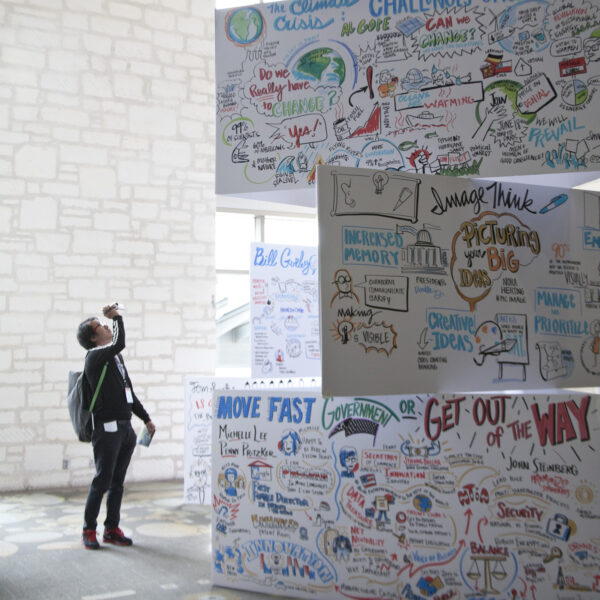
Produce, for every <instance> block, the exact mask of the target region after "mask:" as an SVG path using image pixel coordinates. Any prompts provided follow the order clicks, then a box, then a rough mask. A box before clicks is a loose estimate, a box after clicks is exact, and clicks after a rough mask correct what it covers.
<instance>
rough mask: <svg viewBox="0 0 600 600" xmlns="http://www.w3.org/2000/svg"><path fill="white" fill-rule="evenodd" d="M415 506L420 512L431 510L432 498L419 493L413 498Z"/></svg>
mask: <svg viewBox="0 0 600 600" xmlns="http://www.w3.org/2000/svg"><path fill="white" fill-rule="evenodd" d="M413 506H414V507H415V508H416V509H417V510H418V511H420V512H424V513H425V512H429V511H430V510H431V506H432V504H431V498H429V497H428V496H425V495H424V494H418V495H417V496H415V497H414V498H413Z"/></svg>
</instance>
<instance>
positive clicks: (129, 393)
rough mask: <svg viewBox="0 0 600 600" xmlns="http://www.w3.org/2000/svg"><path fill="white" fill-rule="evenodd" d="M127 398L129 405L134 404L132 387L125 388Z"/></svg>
mask: <svg viewBox="0 0 600 600" xmlns="http://www.w3.org/2000/svg"><path fill="white" fill-rule="evenodd" d="M125 396H126V397H127V404H133V394H132V393H131V388H130V387H126V388H125Z"/></svg>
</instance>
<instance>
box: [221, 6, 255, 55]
mask: <svg viewBox="0 0 600 600" xmlns="http://www.w3.org/2000/svg"><path fill="white" fill-rule="evenodd" d="M264 30H265V22H264V20H263V17H262V15H261V14H260V12H259V11H258V10H256V8H252V7H243V8H236V9H235V10H233V11H232V12H230V13H229V14H228V15H227V20H226V22H225V32H226V34H227V37H228V38H229V39H230V40H231V41H232V42H233V43H234V44H238V45H239V46H247V45H248V44H253V43H254V42H256V40H258V39H259V38H260V37H261V36H262V34H263V32H264Z"/></svg>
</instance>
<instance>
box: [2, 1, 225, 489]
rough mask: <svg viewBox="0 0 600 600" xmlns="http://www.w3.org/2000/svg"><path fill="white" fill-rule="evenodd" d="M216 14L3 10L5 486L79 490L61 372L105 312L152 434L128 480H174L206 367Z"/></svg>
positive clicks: (61, 4) (179, 6)
mask: <svg viewBox="0 0 600 600" xmlns="http://www.w3.org/2000/svg"><path fill="white" fill-rule="evenodd" d="M213 7H214V2H211V1H210V0H127V1H121V0H11V1H10V2H4V3H1V4H0V18H1V21H2V23H1V31H2V33H1V35H0V233H1V237H0V491H7V490H24V489H31V488H42V487H53V486H64V485H72V486H75V485H87V484H89V482H90V479H91V476H92V469H91V468H90V464H89V459H90V458H91V456H92V453H91V446H90V445H88V444H81V443H79V442H77V440H76V438H75V434H74V433H73V432H72V430H71V425H70V421H69V418H68V413H67V405H66V385H67V371H68V370H69V369H72V370H79V369H80V368H81V365H82V363H83V358H84V355H85V351H84V350H83V349H82V348H80V347H79V345H78V344H77V341H76V338H75V332H76V328H77V325H78V324H79V322H80V321H81V320H82V319H83V318H85V317H88V316H93V315H97V314H98V313H99V309H100V307H101V306H102V305H103V304H104V303H106V302H108V301H112V300H118V301H120V302H121V303H122V304H124V305H125V306H126V311H125V323H126V326H127V349H126V351H125V358H126V360H127V363H128V366H129V370H130V372H131V375H132V379H133V381H134V385H135V386H136V391H137V393H138V395H139V396H140V399H141V400H142V402H143V403H144V405H145V407H146V409H147V410H148V411H149V412H150V414H151V416H152V418H153V420H154V421H155V423H156V425H157V427H158V432H157V436H156V437H155V439H154V441H153V443H152V446H151V448H149V449H146V448H144V449H138V450H136V454H135V456H134V460H133V462H132V466H131V468H130V472H129V479H130V480H138V481H139V480H147V479H155V478H159V479H160V478H172V477H180V478H183V429H184V428H183V427H182V423H183V378H184V376H185V375H187V374H189V373H192V372H193V373H204V374H207V375H210V374H212V373H213V372H214V360H215V326H214V309H213V306H212V300H211V299H212V297H213V294H214V285H215V276H214V269H213V264H214V260H211V256H212V255H213V253H214V209H215V200H214V195H213V187H214V182H213V173H214V155H213V152H212V148H213V141H212V140H211V139H210V137H212V135H213V133H212V132H213V122H212V119H213V116H212V115H213V114H214V111H213V102H214V97H213V93H212V89H213V84H214V73H213V60H214V57H213V55H212V53H213V50H212V48H213V42H212V31H213ZM199 73H207V76H206V78H201V77H199V76H198V74H199ZM207 132H209V136H210V137H209V139H207ZM200 165H201V167H200ZM134 422H135V425H136V427H137V428H138V429H139V426H140V424H141V423H140V421H139V420H138V419H136V418H135V417H134ZM64 460H66V461H68V468H67V469H63V461H64Z"/></svg>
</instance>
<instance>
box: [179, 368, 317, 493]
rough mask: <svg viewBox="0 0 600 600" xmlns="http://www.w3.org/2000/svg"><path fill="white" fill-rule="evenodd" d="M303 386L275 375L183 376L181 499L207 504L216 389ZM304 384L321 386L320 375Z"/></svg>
mask: <svg viewBox="0 0 600 600" xmlns="http://www.w3.org/2000/svg"><path fill="white" fill-rule="evenodd" d="M286 387H296V388H298V387H300V388H302V387H305V384H304V381H303V380H302V379H297V378H292V379H288V380H286V381H285V382H284V381H283V380H281V379H280V380H276V379H244V378H241V377H207V376H205V375H195V376H194V375H188V376H187V377H186V378H185V379H184V418H185V432H184V455H183V464H184V477H183V489H184V499H185V501H186V503H188V504H210V503H211V490H210V481H211V475H212V466H211V453H212V416H213V413H212V402H213V393H214V392H215V390H230V389H234V388H235V389H243V390H253V389H257V388H260V389H269V390H274V389H283V388H286ZM306 387H318V388H320V387H321V378H320V377H318V378H315V379H314V380H312V379H311V380H310V381H307V382H306Z"/></svg>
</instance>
